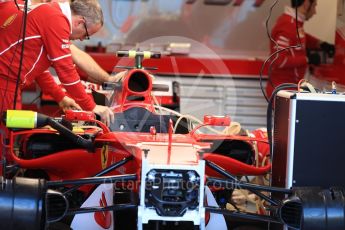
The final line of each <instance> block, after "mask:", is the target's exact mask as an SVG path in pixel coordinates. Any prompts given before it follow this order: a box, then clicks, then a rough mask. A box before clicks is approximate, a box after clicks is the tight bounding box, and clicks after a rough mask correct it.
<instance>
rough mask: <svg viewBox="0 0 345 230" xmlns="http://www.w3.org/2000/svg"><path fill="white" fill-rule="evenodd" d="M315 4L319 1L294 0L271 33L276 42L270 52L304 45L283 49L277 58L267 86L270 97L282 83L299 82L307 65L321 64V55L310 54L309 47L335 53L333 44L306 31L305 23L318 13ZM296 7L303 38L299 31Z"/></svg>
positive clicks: (304, 73) (331, 53)
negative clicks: (299, 45)
mask: <svg viewBox="0 0 345 230" xmlns="http://www.w3.org/2000/svg"><path fill="white" fill-rule="evenodd" d="M316 5H317V0H291V7H289V6H286V8H285V12H284V13H283V14H282V15H281V16H280V17H279V18H278V20H277V22H276V23H275V25H274V26H273V28H272V33H271V34H272V35H271V36H272V38H273V40H274V41H275V42H273V41H271V44H270V47H271V54H273V53H274V52H276V51H277V50H280V49H284V48H286V47H289V46H296V45H298V44H300V43H301V47H298V48H291V49H288V50H285V51H282V52H280V53H279V56H278V58H277V59H276V60H275V61H274V62H273V63H272V64H271V65H272V72H271V75H270V78H269V79H268V81H267V85H266V94H267V96H268V97H270V96H271V94H272V92H273V90H274V88H275V87H277V86H278V85H280V84H283V83H296V84H297V83H298V82H299V80H300V79H302V78H304V77H305V75H306V73H307V70H308V65H319V64H320V62H321V58H320V55H319V54H318V53H310V54H308V52H307V49H321V50H323V51H324V52H325V53H327V54H328V56H329V57H332V56H333V55H334V52H335V49H334V45H332V44H329V43H327V42H323V41H320V40H319V39H317V38H315V37H313V36H311V35H309V34H307V33H305V32H304V22H305V21H308V20H309V19H310V18H312V17H313V16H314V15H315V14H316ZM296 8H297V12H298V13H297V14H298V16H297V26H298V33H299V38H300V41H299V38H298V36H297V32H296ZM273 59H274V58H273Z"/></svg>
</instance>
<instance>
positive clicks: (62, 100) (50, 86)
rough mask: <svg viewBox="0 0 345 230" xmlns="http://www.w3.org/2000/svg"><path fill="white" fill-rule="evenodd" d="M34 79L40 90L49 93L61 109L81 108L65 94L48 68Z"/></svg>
mask: <svg viewBox="0 0 345 230" xmlns="http://www.w3.org/2000/svg"><path fill="white" fill-rule="evenodd" d="M35 80H36V82H37V84H38V86H39V87H40V88H41V90H42V92H43V93H45V94H48V95H50V96H51V97H52V98H53V99H54V101H56V102H57V103H58V105H59V106H60V108H61V109H62V110H63V111H65V110H68V109H79V110H81V107H80V106H79V105H78V104H77V103H76V102H75V101H74V100H73V99H72V98H70V97H68V96H66V94H65V92H63V90H62V89H61V87H60V86H58V85H57V83H56V82H55V80H54V78H53V76H52V75H51V74H50V72H49V71H48V70H47V71H45V72H43V73H42V74H40V75H39V76H37V77H36V79H35Z"/></svg>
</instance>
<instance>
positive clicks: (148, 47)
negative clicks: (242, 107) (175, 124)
mask: <svg viewBox="0 0 345 230" xmlns="http://www.w3.org/2000/svg"><path fill="white" fill-rule="evenodd" d="M130 49H135V50H140V51H153V52H159V53H161V54H162V57H161V59H158V60H149V61H145V60H144V61H143V67H144V68H145V67H148V68H150V67H158V69H157V70H147V71H148V72H150V73H151V74H152V75H153V76H154V81H153V83H155V82H159V83H161V82H167V83H169V82H172V81H176V82H178V83H179V86H180V89H179V91H180V92H179V93H180V95H179V96H180V111H179V113H180V115H181V116H185V117H186V118H191V119H192V120H193V122H194V124H196V125H197V124H198V123H200V122H202V121H203V117H204V115H216V116H223V115H228V116H230V117H231V115H233V114H227V113H228V111H227V108H226V106H229V100H230V101H231V102H230V103H231V111H236V107H237V105H236V98H237V96H236V95H237V92H236V90H235V82H234V80H233V78H232V74H231V70H230V69H228V67H227V66H226V64H225V63H224V61H223V60H222V58H221V57H220V56H219V55H218V54H217V53H216V52H214V51H213V50H212V49H210V48H209V47H207V46H206V45H205V44H203V43H200V42H198V41H196V40H192V39H190V38H186V37H180V36H161V37H156V38H152V39H149V40H146V41H142V42H140V43H137V44H136V45H135V47H130ZM133 65H134V61H133V59H129V58H121V59H120V60H119V61H118V63H116V66H133ZM122 70H123V69H118V68H115V69H114V72H119V71H122ZM160 73H162V75H161V74H160ZM229 88H231V90H229ZM232 89H234V90H232ZM169 93H170V95H169V96H171V97H172V96H173V92H172V91H169ZM153 94H154V95H155V97H156V99H157V101H158V103H159V104H161V103H162V104H164V101H163V100H164V96H165V95H167V94H163V93H161V92H157V93H156V92H153ZM232 102H233V103H232ZM113 106H118V105H113ZM161 111H162V110H160V109H159V108H158V109H157V112H158V113H159V112H161ZM176 114H177V113H176ZM142 123H145V118H144V120H143V121H142ZM212 128H214V129H216V131H220V132H221V131H222V130H223V129H224V128H226V127H212ZM157 131H158V130H157ZM200 131H202V132H206V133H210V134H216V132H215V131H212V130H210V129H207V128H203V129H201V130H200ZM218 133H219V132H218Z"/></svg>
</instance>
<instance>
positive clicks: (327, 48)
mask: <svg viewBox="0 0 345 230" xmlns="http://www.w3.org/2000/svg"><path fill="white" fill-rule="evenodd" d="M320 48H321V50H322V51H323V52H325V53H326V54H327V55H328V57H329V58H332V57H333V56H334V54H335V46H334V45H332V44H330V43H328V42H322V43H321V44H320Z"/></svg>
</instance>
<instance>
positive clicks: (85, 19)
mask: <svg viewBox="0 0 345 230" xmlns="http://www.w3.org/2000/svg"><path fill="white" fill-rule="evenodd" d="M20 3H21V5H19V7H20V10H18V8H17V6H16V5H15V3H14V1H6V2H1V3H0V11H1V12H2V13H1V15H0V37H1V38H2V39H1V41H0V92H1V99H0V102H1V103H0V105H1V106H0V112H1V113H2V112H3V111H6V110H7V109H13V106H14V93H15V87H16V78H17V74H18V67H19V60H20V53H21V45H22V43H21V40H20V41H19V42H18V40H19V39H20V38H21V34H20V30H21V28H22V18H23V8H24V7H23V5H22V4H23V2H20ZM102 25H103V13H102V9H101V7H100V5H99V3H98V2H97V1H96V0H86V1H83V0H75V1H73V3H71V4H69V3H68V2H67V4H66V3H64V4H58V3H47V4H32V5H30V7H29V11H28V17H27V25H26V34H25V50H24V55H23V63H22V72H21V76H20V87H19V90H18V97H17V102H16V109H20V108H21V103H20V101H21V97H20V94H21V87H22V86H24V85H25V84H29V83H30V82H32V81H33V80H36V81H37V82H38V84H39V85H40V87H41V89H42V90H43V91H45V92H49V94H50V95H52V96H53V98H54V99H55V100H56V101H58V102H59V105H60V106H62V107H63V108H65V109H66V108H69V107H71V108H77V109H78V108H82V109H84V110H89V111H93V112H94V113H96V114H98V115H100V116H101V119H102V121H104V122H105V123H107V124H109V123H110V121H112V120H113V119H114V114H113V112H112V111H111V110H110V109H109V108H108V107H105V106H100V105H96V104H95V102H94V101H93V99H92V98H91V97H90V96H89V95H87V94H86V92H85V90H84V87H83V86H82V84H81V82H80V78H79V75H78V73H77V71H76V69H75V67H74V63H73V62H75V63H76V64H77V65H78V66H79V67H80V68H81V69H82V70H84V71H85V72H86V73H88V75H89V76H90V77H89V79H88V80H90V81H92V82H95V83H103V82H105V81H116V80H118V78H120V77H121V76H120V75H121V74H119V76H114V77H110V76H109V75H108V74H107V73H106V72H105V71H104V70H102V69H101V68H100V67H99V66H98V65H97V63H96V62H95V61H94V60H93V59H92V58H91V57H90V56H89V55H88V54H86V53H85V52H83V51H81V50H79V49H77V48H76V47H75V46H72V47H71V44H70V40H75V39H80V40H83V39H85V38H89V36H90V35H92V34H94V33H96V32H97V31H98V30H99V29H100V28H101V27H102ZM49 66H52V67H54V68H55V70H56V73H57V75H58V77H59V80H60V81H61V83H62V85H63V86H64V88H65V89H66V90H67V92H68V94H69V95H70V96H71V97H72V98H73V99H74V100H75V101H74V100H73V99H71V98H68V97H67V96H66V95H65V94H64V93H63V92H62V91H61V89H60V88H59V87H58V86H57V85H56V83H55V82H54V80H53V78H52V77H51V75H50V73H49V72H48V71H47V69H48V67H49ZM78 105H80V107H79V106H78Z"/></svg>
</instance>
